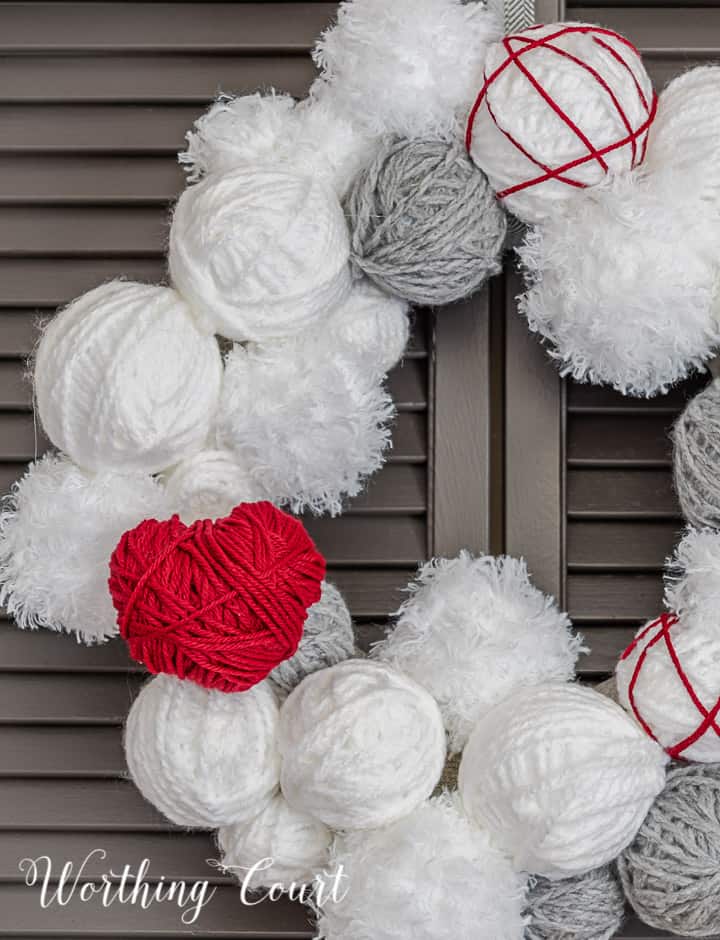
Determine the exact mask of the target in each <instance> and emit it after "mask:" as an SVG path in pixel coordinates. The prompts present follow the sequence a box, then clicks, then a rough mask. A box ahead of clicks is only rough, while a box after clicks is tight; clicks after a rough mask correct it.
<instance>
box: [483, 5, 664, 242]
mask: <svg viewBox="0 0 720 940" xmlns="http://www.w3.org/2000/svg"><path fill="white" fill-rule="evenodd" d="M478 92H479V94H478V96H477V99H476V101H475V104H474V106H473V108H472V110H471V111H470V116H469V119H468V124H467V130H466V144H467V148H468V150H469V152H470V155H471V157H472V158H473V160H474V161H475V163H477V165H478V166H479V167H480V168H481V169H482V170H484V171H485V173H486V174H487V176H488V179H489V180H490V184H491V185H492V187H493V188H494V189H495V191H496V193H497V194H498V196H499V198H500V199H501V200H502V201H503V203H504V205H505V206H506V207H507V209H509V210H510V211H511V212H513V213H514V214H515V215H517V216H518V217H519V218H520V219H522V220H523V221H525V222H541V221H544V220H545V219H547V218H549V217H552V216H553V215H554V213H555V211H556V208H557V206H558V204H561V203H562V202H564V201H565V200H568V199H570V198H572V196H573V195H574V194H575V193H577V192H578V191H579V189H581V188H583V187H586V186H593V185H595V184H597V183H600V182H602V180H603V179H605V177H606V176H608V175H613V174H617V173H623V172H627V171H628V170H632V169H634V168H635V167H638V166H639V165H640V164H641V163H642V162H643V160H644V158H645V152H646V148H647V139H648V131H649V129H650V126H651V124H652V121H653V119H654V116H655V111H656V104H657V99H656V97H655V93H654V92H653V88H652V83H651V81H650V77H649V76H648V74H647V72H646V71H645V67H644V65H643V63H642V59H641V58H640V53H639V52H638V51H637V49H636V48H635V46H633V45H632V43H630V42H628V40H627V39H625V38H624V37H623V36H621V35H619V34H618V33H615V32H613V31H612V30H609V29H603V28H601V27H599V26H592V25H589V24H587V23H549V24H546V25H542V26H532V27H530V28H529V29H526V30H524V31H523V32H519V33H516V34H514V35H511V36H506V37H505V38H504V39H502V40H501V41H500V42H497V43H495V44H494V45H492V46H490V48H489V50H488V53H487V56H486V60H485V71H484V75H483V80H482V81H481V82H480V83H479V84H478ZM583 248H584V249H585V250H586V251H590V250H591V248H590V247H589V246H588V245H587V244H584V245H583Z"/></svg>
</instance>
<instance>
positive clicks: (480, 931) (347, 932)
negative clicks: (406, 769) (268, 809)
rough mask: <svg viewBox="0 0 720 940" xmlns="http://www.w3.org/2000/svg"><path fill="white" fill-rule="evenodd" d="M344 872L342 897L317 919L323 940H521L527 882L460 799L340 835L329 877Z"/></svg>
mask: <svg viewBox="0 0 720 940" xmlns="http://www.w3.org/2000/svg"><path fill="white" fill-rule="evenodd" d="M340 865H341V866H342V870H343V875H344V879H343V882H342V885H341V890H342V895H340V896H339V898H338V899H334V898H328V899H327V900H326V902H325V903H324V904H323V906H322V909H321V911H320V917H319V920H318V933H319V936H320V937H323V938H324V940H399V938H403V940H410V938H412V940H523V936H524V935H523V925H524V923H525V918H524V917H523V914H522V908H523V901H524V896H525V885H526V878H525V876H524V875H520V874H517V873H516V872H514V871H513V870H512V869H511V867H510V865H509V864H508V861H507V859H506V858H505V856H504V855H502V853H501V852H499V851H498V850H497V848H495V846H494V845H493V844H492V842H491V840H490V838H489V837H488V835H487V834H486V833H485V832H483V831H482V830H481V829H478V828H476V827H475V826H473V825H472V823H470V822H469V820H467V819H466V818H465V817H464V816H463V814H462V812H461V809H460V807H459V805H458V800H457V797H453V796H450V795H448V794H447V793H446V794H443V795H441V796H438V797H435V798H434V799H432V800H429V801H428V802H426V803H423V804H422V805H421V806H419V807H418V808H417V809H416V810H414V812H412V813H411V814H410V815H408V816H405V817H404V818H403V819H401V820H399V821H397V822H394V823H393V824H392V825H389V826H384V827H383V828H382V829H375V830H373V831H371V832H352V833H345V834H343V835H341V836H338V837H337V839H336V842H335V845H334V849H333V859H332V862H331V864H330V866H329V870H330V871H333V870H337V869H338V867H339V866H340ZM343 895H344V896H343Z"/></svg>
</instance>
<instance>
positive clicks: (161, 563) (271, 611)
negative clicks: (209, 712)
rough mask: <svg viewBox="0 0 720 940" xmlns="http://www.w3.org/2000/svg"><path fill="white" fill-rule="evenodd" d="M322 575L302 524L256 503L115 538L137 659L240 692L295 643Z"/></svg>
mask: <svg viewBox="0 0 720 940" xmlns="http://www.w3.org/2000/svg"><path fill="white" fill-rule="evenodd" d="M324 576H325V560H324V559H323V557H322V555H320V554H319V552H318V551H317V549H316V548H315V546H314V544H313V542H312V540H311V539H310V536H309V535H308V534H307V532H306V531H305V529H304V527H303V526H302V524H301V523H300V522H299V521H298V520H297V519H294V518H293V517H292V516H289V515H287V514H286V513H284V512H281V511H280V510H279V509H276V508H275V506H273V505H271V504H270V503H265V502H262V503H247V504H243V505H241V506H237V507H236V508H235V509H233V511H232V513H231V514H230V515H229V516H228V517H227V518H225V519H218V520H217V521H216V522H212V521H211V520H209V519H204V520H201V521H198V522H194V523H193V524H192V525H190V526H187V525H185V524H184V523H183V522H181V521H180V519H179V517H178V516H173V517H172V519H169V520H168V521H166V522H158V521H157V519H147V520H145V521H144V522H141V523H140V525H138V526H136V527H135V528H134V529H131V530H130V531H129V532H126V533H125V534H124V535H123V536H122V538H121V539H120V541H119V542H118V545H117V547H116V549H115V551H114V552H113V555H112V558H111V559H110V581H109V585H110V593H111V595H112V599H113V604H114V605H115V609H116V610H117V612H118V624H119V626H120V633H121V635H122V636H123V637H124V639H125V640H126V642H127V645H128V647H129V649H130V655H131V656H132V657H133V659H136V660H138V661H139V662H141V663H144V664H145V665H146V666H147V668H148V669H149V670H150V672H153V673H158V672H169V673H172V674H173V675H176V676H179V677H180V678H181V679H192V680H193V681H194V682H197V683H198V684H199V685H202V686H205V688H208V689H219V690H221V691H223V692H242V691H244V690H245V689H249V688H250V687H251V686H253V685H255V683H257V682H260V681H261V680H262V679H264V678H265V677H266V676H267V675H268V673H270V672H271V671H272V670H273V669H274V668H275V666H277V665H278V663H280V662H282V661H283V660H284V659H288V658H289V657H290V656H292V655H293V653H294V652H295V651H296V649H297V647H298V643H299V642H300V637H301V636H302V631H303V625H304V623H305V619H306V617H307V611H308V608H309V607H311V606H312V605H313V604H314V603H316V601H318V600H319V599H320V589H321V583H322V580H323V578H324Z"/></svg>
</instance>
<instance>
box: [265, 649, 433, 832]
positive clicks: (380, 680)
mask: <svg viewBox="0 0 720 940" xmlns="http://www.w3.org/2000/svg"><path fill="white" fill-rule="evenodd" d="M280 752H281V755H282V772H281V786H282V791H283V793H284V794H285V797H286V798H287V801H288V803H290V805H291V806H294V807H295V809H298V810H301V811H302V812H305V813H309V814H310V815H311V816H314V817H315V818H316V819H320V820H322V822H324V823H325V824H326V825H328V826H330V827H331V828H334V829H349V830H354V829H372V828H375V827H376V826H384V825H387V824H388V823H391V822H393V821H394V820H396V819H399V818H400V817H401V816H404V815H406V814H407V813H409V812H411V811H412V810H413V809H415V807H416V806H419V805H420V803H422V801H423V800H425V799H426V798H427V797H429V796H430V794H431V793H432V791H433V789H434V787H435V784H436V783H437V782H438V780H439V779H440V774H441V773H442V769H443V764H444V762H445V732H444V730H443V725H442V717H441V715H440V711H439V709H438V707H437V705H436V704H435V702H434V700H433V699H432V698H431V697H430V695H429V694H428V693H427V692H426V691H425V689H423V688H422V687H421V686H419V685H417V683H415V682H413V680H412V679H409V678H407V677H406V676H403V675H402V674H401V673H398V672H396V671H395V670H394V669H391V668H390V667H389V666H386V665H385V664H383V663H376V662H370V661H368V660H358V659H351V660H346V661H345V662H343V663H339V664H338V665H337V666H331V667H330V668H329V669H321V670H320V671H319V672H314V673H312V675H310V676H307V677H306V678H305V679H303V681H302V682H301V683H300V685H299V686H297V688H295V689H294V690H293V691H292V692H291V693H290V696H289V697H288V698H287V699H286V700H285V702H284V703H283V706H282V709H281V719H280Z"/></svg>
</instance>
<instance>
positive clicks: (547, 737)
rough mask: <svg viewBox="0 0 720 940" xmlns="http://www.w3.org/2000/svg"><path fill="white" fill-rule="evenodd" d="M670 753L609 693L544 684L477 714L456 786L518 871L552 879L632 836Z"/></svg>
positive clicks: (596, 860) (614, 850)
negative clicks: (658, 744)
mask: <svg viewBox="0 0 720 940" xmlns="http://www.w3.org/2000/svg"><path fill="white" fill-rule="evenodd" d="M666 763H667V756H666V755H665V753H664V752H663V751H662V749H661V748H659V747H658V746H657V744H655V743H654V742H653V741H651V740H650V738H648V737H647V736H646V735H645V734H644V733H643V732H642V731H641V730H640V729H639V728H638V727H637V725H636V724H635V723H634V722H633V721H632V719H631V718H629V716H628V715H626V714H625V712H624V711H623V710H622V708H620V707H619V706H618V705H615V704H614V703H613V702H611V701H610V700H609V699H608V698H606V697H605V696H603V695H600V694H599V693H597V692H594V691H593V690H592V689H588V688H583V687H582V686H579V685H571V684H568V685H556V684H546V685H539V686H535V687H534V688H529V689H524V690H522V691H521V692H517V693H516V694H515V695H513V696H511V697H510V698H508V699H506V700H505V701H504V702H502V704H500V705H498V706H497V707H496V708H494V709H493V710H492V711H490V712H488V713H487V714H486V715H485V716H484V717H483V718H481V720H480V722H479V723H478V725H477V726H476V728H475V730H474V731H473V733H472V734H471V736H470V740H469V741H468V744H467V747H466V748H465V751H464V752H463V756H462V760H461V762H460V772H459V777H458V786H459V789H460V794H461V796H462V800H463V804H464V806H465V809H466V810H467V812H468V814H469V815H470V816H471V817H472V818H473V819H474V820H475V821H476V822H477V823H478V824H479V825H480V826H483V827H485V828H486V829H487V830H488V832H489V833H490V835H491V836H492V837H493V838H494V839H495V840H496V842H497V845H498V846H499V847H500V848H502V849H504V850H506V851H507V852H508V853H509V854H510V856H511V857H512V859H513V862H514V864H515V867H516V868H517V869H518V870H519V871H528V872H531V873H532V874H536V875H544V876H545V877H547V878H551V879H553V880H554V879H560V878H567V877H569V876H571V875H577V874H581V873H583V872H586V871H590V870H591V869H593V868H599V867H600V866H601V865H604V864H605V863H606V862H609V861H611V860H612V859H614V858H615V857H616V856H617V855H618V854H619V853H620V852H621V851H622V850H623V849H624V848H625V846H626V845H628V844H629V843H630V842H631V841H632V839H633V837H634V836H635V833H636V832H637V830H638V828H639V826H640V824H641V823H642V821H643V819H644V818H645V814H646V813H647V811H648V809H649V807H650V804H651V803H652V801H653V800H654V798H655V797H656V796H657V794H658V793H659V792H660V790H662V788H663V784H664V781H665V764H666Z"/></svg>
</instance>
